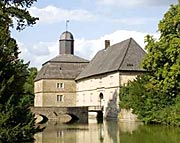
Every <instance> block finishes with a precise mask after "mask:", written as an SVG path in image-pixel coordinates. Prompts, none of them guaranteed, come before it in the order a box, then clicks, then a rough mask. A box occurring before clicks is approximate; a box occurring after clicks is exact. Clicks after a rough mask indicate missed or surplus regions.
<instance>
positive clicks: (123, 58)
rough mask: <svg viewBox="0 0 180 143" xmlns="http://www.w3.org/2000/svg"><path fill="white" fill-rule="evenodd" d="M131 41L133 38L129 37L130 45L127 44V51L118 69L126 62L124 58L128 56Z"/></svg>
mask: <svg viewBox="0 0 180 143" xmlns="http://www.w3.org/2000/svg"><path fill="white" fill-rule="evenodd" d="M131 41H132V38H130V39H129V43H128V46H127V48H126V51H125V54H124V57H123V59H122V61H121V64H120V65H119V67H118V70H119V69H120V67H121V66H122V64H123V62H124V59H125V57H126V55H127V52H128V50H129V47H130V43H131Z"/></svg>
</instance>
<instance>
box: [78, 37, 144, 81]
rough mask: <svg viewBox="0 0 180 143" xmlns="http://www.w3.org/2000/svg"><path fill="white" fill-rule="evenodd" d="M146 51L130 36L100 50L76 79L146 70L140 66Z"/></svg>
mask: <svg viewBox="0 0 180 143" xmlns="http://www.w3.org/2000/svg"><path fill="white" fill-rule="evenodd" d="M145 54H146V53H145V51H144V50H143V49H142V48H141V47H140V46H139V45H138V44H137V43H136V42H135V40H134V39H132V38H130V39H127V40H125V41H122V42H120V43H117V44H115V45H112V46H110V47H109V48H107V49H103V50H100V51H99V52H98V53H97V54H96V55H95V57H94V58H93V59H92V61H91V62H90V63H89V64H88V65H87V66H86V68H85V69H84V70H83V71H82V72H81V73H80V74H79V76H78V77H77V78H76V80H79V79H83V78H86V77H90V76H94V75H99V74H103V73H109V72H114V71H144V69H142V68H141V67H140V63H141V61H142V58H143V57H144V56H145Z"/></svg>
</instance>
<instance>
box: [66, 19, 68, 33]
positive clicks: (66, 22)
mask: <svg viewBox="0 0 180 143" xmlns="http://www.w3.org/2000/svg"><path fill="white" fill-rule="evenodd" d="M68 23H69V20H66V31H67V30H68Z"/></svg>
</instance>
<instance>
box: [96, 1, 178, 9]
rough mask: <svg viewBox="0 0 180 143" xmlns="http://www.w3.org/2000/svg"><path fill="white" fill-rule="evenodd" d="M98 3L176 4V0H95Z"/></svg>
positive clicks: (132, 4)
mask: <svg viewBox="0 0 180 143" xmlns="http://www.w3.org/2000/svg"><path fill="white" fill-rule="evenodd" d="M97 1H98V3H99V4H103V5H108V6H110V5H111V6H120V7H124V6H125V7H127V6H130V7H131V6H167V5H170V4H176V3H177V0H97Z"/></svg>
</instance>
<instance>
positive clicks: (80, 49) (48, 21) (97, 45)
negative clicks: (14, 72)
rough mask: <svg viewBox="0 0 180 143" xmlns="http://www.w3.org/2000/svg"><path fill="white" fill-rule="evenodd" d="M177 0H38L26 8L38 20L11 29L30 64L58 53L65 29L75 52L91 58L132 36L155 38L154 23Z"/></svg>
mask: <svg viewBox="0 0 180 143" xmlns="http://www.w3.org/2000/svg"><path fill="white" fill-rule="evenodd" d="M176 3H177V0H126V1H125V0H71V1H68V0H38V1H37V3H35V4H34V5H33V7H32V8H30V9H29V11H30V13H31V14H32V15H33V16H37V17H39V19H40V20H39V21H38V22H37V24H36V25H34V26H33V27H28V28H26V29H25V30H23V31H21V32H16V31H13V32H12V35H13V37H15V38H16V39H17V41H18V44H19V47H20V51H21V54H20V57H21V58H23V59H24V60H25V62H27V61H30V62H31V64H30V66H35V67H37V68H40V67H41V65H42V64H43V63H44V62H45V61H47V60H49V59H51V58H53V57H55V56H56V55H57V54H58V49H59V47H58V40H59V37H60V34H61V33H62V32H64V31H65V30H66V28H65V21H66V20H70V22H69V24H68V30H69V31H70V32H72V33H73V35H74V38H75V54H76V55H78V56H81V57H83V58H86V59H89V60H90V59H91V58H92V57H93V56H94V55H95V54H96V52H97V51H98V50H100V49H102V48H104V40H105V39H109V40H111V44H115V43H118V42H121V41H122V40H125V39H127V38H130V37H133V38H134V39H135V40H136V41H137V42H138V43H139V44H140V45H141V46H142V47H144V36H145V35H147V34H152V35H154V36H155V37H158V35H159V34H158V32H157V26H158V22H159V20H161V19H162V17H163V15H164V13H165V12H166V11H167V10H168V9H169V7H170V4H176Z"/></svg>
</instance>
